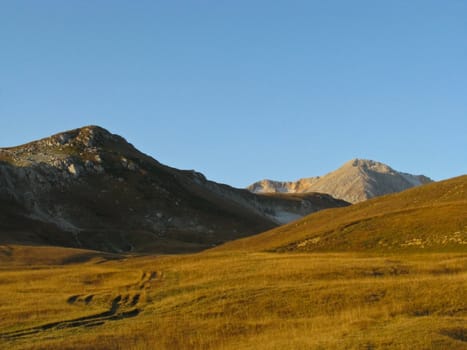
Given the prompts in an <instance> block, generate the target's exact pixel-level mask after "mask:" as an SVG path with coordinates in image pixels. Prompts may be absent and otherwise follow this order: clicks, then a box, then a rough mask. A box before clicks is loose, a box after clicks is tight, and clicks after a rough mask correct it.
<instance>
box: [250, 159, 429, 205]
mask: <svg viewBox="0 0 467 350" xmlns="http://www.w3.org/2000/svg"><path fill="white" fill-rule="evenodd" d="M432 181H433V180H431V179H430V178H428V177H426V176H423V175H411V174H406V173H402V172H398V171H396V170H394V169H392V168H391V167H389V166H388V165H386V164H383V163H379V162H375V161H373V160H365V159H353V160H351V161H349V162H347V163H345V164H344V165H343V166H342V167H340V168H339V169H337V170H335V171H333V172H330V173H329V174H327V175H324V176H322V177H319V176H318V177H309V178H303V179H300V180H298V181H291V182H280V181H273V180H262V181H259V182H255V183H254V184H252V185H250V186H248V190H249V191H251V192H253V193H307V192H322V193H327V194H330V195H331V196H333V197H335V198H339V199H342V200H345V201H347V202H350V203H358V202H361V201H365V200H367V199H369V198H373V197H377V196H381V195H384V194H389V193H395V192H400V191H403V190H406V189H408V188H411V187H414V186H419V185H423V184H426V183H430V182H432Z"/></svg>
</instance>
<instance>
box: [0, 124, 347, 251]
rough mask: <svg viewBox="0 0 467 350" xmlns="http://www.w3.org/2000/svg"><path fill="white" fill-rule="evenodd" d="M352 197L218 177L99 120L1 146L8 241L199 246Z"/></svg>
mask: <svg viewBox="0 0 467 350" xmlns="http://www.w3.org/2000/svg"><path fill="white" fill-rule="evenodd" d="M347 204H348V203H346V202H343V201H339V200H336V199H334V198H332V197H331V196H328V195H323V194H315V193H310V194H305V195H291V196H270V195H256V194H252V193H250V192H249V191H247V190H240V189H235V188H232V187H229V186H226V185H221V184H217V183H215V182H211V181H208V180H207V179H206V178H205V177H204V176H203V175H202V174H200V173H197V172H195V171H182V170H178V169H174V168H170V167H167V166H165V165H162V164H160V163H159V162H157V161H156V160H154V159H153V158H151V157H149V156H147V155H145V154H143V153H141V152H139V151H138V150H136V149H135V148H134V147H133V146H132V145H131V144H129V143H127V142H126V141H125V140H124V139H123V138H122V137H120V136H117V135H113V134H111V133H109V132H108V131H107V130H105V129H102V128H100V127H96V126H89V127H84V128H81V129H76V130H71V131H68V132H64V133H60V134H57V135H54V136H51V137H49V138H45V139H42V140H39V141H35V142H31V143H29V144H26V145H22V146H18V147H11V148H4V149H0V243H2V242H3V243H5V242H10V243H14V242H16V243H29V244H56V245H64V246H76V247H85V248H92V249H98V250H107V251H132V250H139V251H141V250H145V251H153V252H154V251H159V252H164V253H167V252H182V251H196V250H200V249H203V248H206V247H210V246H212V245H215V244H219V243H222V242H224V241H227V240H230V239H234V238H238V237H242V236H246V235H250V234H254V233H259V232H261V231H264V230H267V229H270V228H272V227H275V226H277V225H278V224H281V223H285V222H288V221H291V220H293V219H296V218H299V217H300V216H303V215H306V214H309V213H311V212H314V211H317V210H320V209H324V208H329V207H336V206H344V205H347Z"/></svg>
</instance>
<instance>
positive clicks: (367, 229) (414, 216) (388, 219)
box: [213, 175, 467, 252]
mask: <svg viewBox="0 0 467 350" xmlns="http://www.w3.org/2000/svg"><path fill="white" fill-rule="evenodd" d="M238 249H239V250H247V251H265V250H279V251H284V250H289V251H300V250H303V251H350V250H376V251H378V250H383V251H393V252H397V251H408V250H413V249H416V250H421V249H425V250H430V251H437V250H438V251H439V250H441V251H467V176H466V175H464V176H460V177H457V178H453V179H450V180H446V181H442V182H437V183H431V184H427V185H423V186H420V187H416V188H413V189H409V190H407V191H404V192H401V193H397V194H391V195H386V196H382V197H379V198H375V199H372V200H368V201H365V202H363V203H360V204H355V205H352V206H350V207H346V208H337V209H328V210H323V211H321V212H318V213H315V214H311V215H309V216H307V217H305V218H303V219H300V220H297V221H295V222H292V223H290V224H287V225H284V226H281V227H279V228H277V229H273V230H270V231H267V232H265V233H262V234H259V235H256V236H253V237H249V238H245V239H241V240H237V241H233V242H229V243H226V244H225V245H223V246H220V247H216V248H214V249H213V250H214V251H225V250H238Z"/></svg>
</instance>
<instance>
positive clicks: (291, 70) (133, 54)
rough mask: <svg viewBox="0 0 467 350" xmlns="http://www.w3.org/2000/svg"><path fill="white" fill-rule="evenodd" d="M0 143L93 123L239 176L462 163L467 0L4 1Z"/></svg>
mask: <svg viewBox="0 0 467 350" xmlns="http://www.w3.org/2000/svg"><path fill="white" fill-rule="evenodd" d="M0 122H1V124H0V125H1V128H0V146H12V145H17V144H20V143H24V142H26V141H30V140H33V139H37V138H41V137H45V136H48V135H50V134H52V133H56V132H59V131H63V130H67V129H71V128H76V127H80V126H84V125H88V124H97V125H101V126H103V127H105V128H107V129H109V130H110V131H112V132H114V133H118V134H120V135H122V136H124V137H125V138H126V139H127V140H128V141H129V142H131V143H133V144H134V145H135V146H136V147H138V148H139V149H141V150H142V151H144V152H145V153H148V154H150V155H151V156H153V157H154V158H156V159H158V160H159V161H161V162H163V163H165V164H168V165H171V166H174V167H178V168H184V169H196V170H198V171H201V172H203V173H204V174H205V175H206V176H207V177H208V178H210V179H213V180H216V181H220V182H224V183H228V184H231V185H234V186H238V187H243V186H246V185H248V184H250V183H251V182H253V181H256V180H259V179H262V178H272V179H278V180H294V179H297V178H300V177H307V176H315V175H323V174H324V173H326V172H328V171H331V170H333V169H335V168H337V167H338V166H340V165H341V164H342V163H344V162H345V161H347V160H349V159H352V158H356V157H359V158H369V159H374V160H379V161H382V162H385V163H387V164H389V165H391V166H392V167H394V168H395V169H397V170H402V171H406V172H412V173H423V174H426V175H428V176H431V177H433V178H434V179H437V180H439V179H443V178H448V177H452V176H457V175H460V174H465V173H467V1H464V0H448V1H446V0H438V1H432V0H410V1H407V0H391V1H383V0H381V1H379V0H377V1H375V0H368V1H359V0H354V1H348V0H340V1H333V0H326V1H324V0H319V1H318V0H315V1H313V0H306V1H293V0H286V1H276V0H275V1H255V0H248V1H243V0H235V1H222V0H215V1H214V0H212V1H203V0H192V1H178V0H167V1H155V0H152V1H144V0H138V1H133V0H127V1H119V0H107V1H106V0H92V1H91V0H76V1H73V0H67V1H63V0H56V1H50V0H41V1H35V0H30V1H22V0H11V1H5V0H0Z"/></svg>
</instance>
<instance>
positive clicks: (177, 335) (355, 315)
mask: <svg viewBox="0 0 467 350" xmlns="http://www.w3.org/2000/svg"><path fill="white" fill-rule="evenodd" d="M28 249H29V250H31V249H32V250H34V251H35V252H36V253H35V258H36V259H37V261H36V262H35V263H34V264H32V263H33V261H31V258H30V256H31V254H26V253H24V251H25V250H28ZM1 251H2V252H3V256H4V259H3V260H1V264H0V266H1V267H0V314H1V315H2V317H1V318H0V348H2V349H3V348H5V349H57V350H58V349H466V348H467V254H465V253H464V254H463V253H418V254H415V253H410V254H408V253H407V254H381V253H379V254H375V253H300V252H289V253H271V252H269V253H267V252H246V251H221V252H216V251H212V252H204V253H200V254H194V255H178V256H134V257H131V256H121V257H116V256H105V257H102V256H100V255H99V254H95V253H86V252H83V251H75V250H73V249H63V248H27V247H21V246H13V247H2V250H1ZM6 251H8V254H6V253H5V252H6ZM6 255H8V259H6V258H5V256H6Z"/></svg>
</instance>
